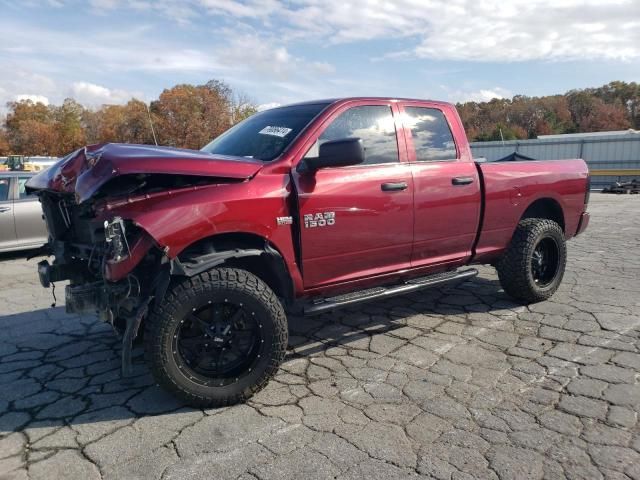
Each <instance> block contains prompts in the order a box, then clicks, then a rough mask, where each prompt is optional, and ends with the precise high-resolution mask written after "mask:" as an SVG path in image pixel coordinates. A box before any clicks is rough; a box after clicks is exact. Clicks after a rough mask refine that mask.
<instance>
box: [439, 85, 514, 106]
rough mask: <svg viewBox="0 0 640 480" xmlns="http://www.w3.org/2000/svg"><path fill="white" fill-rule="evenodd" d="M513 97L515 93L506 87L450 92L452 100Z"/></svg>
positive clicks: (471, 100)
mask: <svg viewBox="0 0 640 480" xmlns="http://www.w3.org/2000/svg"><path fill="white" fill-rule="evenodd" d="M510 97H513V93H512V92H511V91H509V90H507V89H505V88H501V87H494V88H481V89H479V90H474V91H470V92H465V91H454V92H450V93H449V99H450V100H451V101H452V102H488V101H490V100H493V99H494V98H497V99H503V98H510Z"/></svg>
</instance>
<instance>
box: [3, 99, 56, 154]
mask: <svg viewBox="0 0 640 480" xmlns="http://www.w3.org/2000/svg"><path fill="white" fill-rule="evenodd" d="M7 107H8V108H9V113H8V114H7V119H6V121H5V128H6V132H7V133H6V135H7V139H8V142H9V146H10V149H11V152H12V153H14V154H19V155H54V154H56V153H57V147H56V137H57V134H56V125H55V121H54V115H53V111H52V108H50V107H49V106H47V105H45V104H43V103H41V102H37V103H36V102H33V101H31V100H22V101H20V102H10V103H8V104H7Z"/></svg>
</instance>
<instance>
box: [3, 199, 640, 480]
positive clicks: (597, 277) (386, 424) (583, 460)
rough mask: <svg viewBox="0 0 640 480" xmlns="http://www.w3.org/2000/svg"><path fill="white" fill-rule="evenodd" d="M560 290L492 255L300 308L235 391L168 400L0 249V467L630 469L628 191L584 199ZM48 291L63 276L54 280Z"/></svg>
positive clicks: (636, 403) (360, 472)
mask: <svg viewBox="0 0 640 480" xmlns="http://www.w3.org/2000/svg"><path fill="white" fill-rule="evenodd" d="M590 211H591V214H592V223H591V226H590V228H589V229H588V230H587V232H586V233H585V234H584V235H582V236H581V237H578V238H577V239H575V240H574V241H571V242H570V243H569V265H568V271H567V273H566V275H565V279H564V283H563V284H562V286H561V288H560V290H559V291H558V293H557V294H556V295H555V296H554V297H553V298H552V299H551V301H547V302H544V303H539V304H536V305H532V306H530V307H524V306H520V305H517V304H515V303H513V302H511V301H510V300H509V299H508V298H507V297H506V296H505V295H504V293H503V292H502V291H501V290H500V287H499V285H498V282H497V278H496V274H495V271H494V270H493V269H492V268H489V267H483V268H482V269H481V275H480V276H479V277H478V278H477V279H475V280H473V281H470V282H467V283H465V284H463V285H462V286H460V287H458V288H455V289H438V290H431V291H427V292H422V293H418V294H414V295H411V296H407V297H398V298H395V299H393V300H389V301H385V302H377V303H372V304H369V305H365V306H362V307H358V308H353V309H351V310H345V311H341V312H336V313H332V314H328V315H324V316H322V317H316V318H313V319H300V318H292V319H291V320H290V329H291V340H290V351H289V355H288V357H287V360H286V362H285V364H284V365H283V367H282V369H281V370H280V372H279V374H278V375H277V377H276V379H275V380H274V381H272V382H271V383H270V384H269V386H268V387H267V388H266V389H265V390H264V391H262V392H261V393H259V394H258V395H256V396H255V397H254V398H253V399H252V400H251V401H250V402H249V403H248V404H247V405H239V406H235V407H230V408H225V409H211V410H197V409H191V408H186V407H184V406H182V405H180V404H179V403H177V402H176V401H175V400H174V399H173V398H172V397H170V396H169V395H167V394H166V393H164V392H163V391H161V390H160V389H159V388H158V387H156V386H155V385H154V384H153V381H152V380H151V378H150V376H149V375H148V373H147V371H146V368H145V366H144V365H143V364H142V363H141V357H140V354H139V353H138V354H137V357H136V359H137V363H138V365H137V366H136V371H137V376H135V377H134V378H132V379H130V380H128V381H126V382H124V381H122V380H121V379H120V378H119V360H118V358H119V348H118V341H117V339H116V338H115V337H114V336H113V335H112V333H111V330H110V328H109V327H107V326H105V325H104V324H100V323H98V322H97V321H96V320H95V319H93V318H80V317H76V316H70V315H67V314H65V313H64V308H61V307H60V306H58V307H56V308H50V303H51V297H50V292H48V291H45V290H44V289H42V288H41V287H40V286H39V284H38V281H37V279H36V274H35V264H36V262H37V260H31V261H26V260H24V259H20V258H19V257H18V256H16V255H13V256H7V255H4V256H2V257H0V283H1V285H2V289H1V290H0V329H1V330H0V332H1V333H0V478H2V479H22V478H33V479H41V478H42V479H53V478H65V479H76V478H77V479H82V480H88V479H93V478H100V477H103V478H120V479H128V478H166V479H169V478H170V479H178V478H208V479H226V478H242V479H253V478H259V479H265V480H266V479H282V478H284V479H286V478H305V479H312V478H341V479H342V478H376V479H385V478H408V477H414V476H422V477H424V478H438V479H466V478H488V479H495V478H500V479H527V478H571V479H576V478H589V479H598V478H607V479H616V480H618V479H628V478H632V479H640V427H639V426H638V423H637V420H638V411H639V410H640V354H639V353H638V351H639V350H640V254H639V252H640V197H630V196H606V195H601V194H594V195H592V201H591V206H590ZM61 295H62V291H61V289H59V290H58V296H59V297H60V296H61Z"/></svg>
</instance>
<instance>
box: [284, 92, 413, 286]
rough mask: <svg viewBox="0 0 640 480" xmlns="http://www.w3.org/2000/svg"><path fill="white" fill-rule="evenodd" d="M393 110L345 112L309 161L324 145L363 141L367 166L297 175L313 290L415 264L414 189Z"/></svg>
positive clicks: (306, 271)
mask: <svg viewBox="0 0 640 480" xmlns="http://www.w3.org/2000/svg"><path fill="white" fill-rule="evenodd" d="M394 108H395V107H392V105H391V104H390V103H388V102H382V101H367V102H365V103H364V104H362V103H359V104H355V105H354V104H350V105H349V104H348V105H345V106H343V107H342V108H341V109H340V110H338V111H336V112H334V113H333V114H332V115H331V116H330V117H329V118H328V119H327V121H326V122H325V123H324V125H323V127H322V128H321V129H320V132H319V133H317V137H316V138H314V139H312V140H311V141H312V142H314V143H313V145H312V146H311V148H310V149H309V151H308V152H307V153H306V155H305V156H307V157H312V156H315V155H317V152H318V147H319V145H320V144H321V143H322V142H325V141H329V140H338V139H343V138H354V137H356V138H360V139H361V140H362V143H363V146H364V150H365V163H364V164H361V165H355V166H350V167H336V168H325V169H320V170H318V171H316V172H315V173H303V174H300V173H298V172H296V171H295V170H294V172H293V177H294V182H295V185H296V189H297V193H298V210H299V222H300V231H301V250H302V252H301V255H302V271H303V272H302V273H303V278H304V285H305V287H306V288H311V287H317V286H321V285H326V284H332V283H337V282H344V281H349V280H355V279H357V278H360V277H365V276H371V275H376V274H381V273H385V272H388V271H394V270H398V269H401V268H407V267H408V266H409V264H410V260H411V245H412V242H413V192H412V183H413V182H412V177H411V170H410V167H409V166H408V165H407V164H406V163H405V162H404V160H405V156H404V155H402V154H401V152H403V151H405V149H404V142H403V141H402V139H401V145H402V147H401V148H399V146H398V136H397V134H396V127H395V117H394Z"/></svg>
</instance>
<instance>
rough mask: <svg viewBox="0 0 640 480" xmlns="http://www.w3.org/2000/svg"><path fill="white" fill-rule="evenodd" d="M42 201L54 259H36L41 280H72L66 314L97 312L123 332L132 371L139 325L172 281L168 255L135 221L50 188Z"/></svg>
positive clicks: (125, 368) (126, 363) (126, 364)
mask: <svg viewBox="0 0 640 480" xmlns="http://www.w3.org/2000/svg"><path fill="white" fill-rule="evenodd" d="M41 201H42V203H43V211H44V212H45V218H46V221H47V226H48V228H49V233H50V240H49V244H48V251H49V252H50V253H51V254H52V255H54V257H55V260H54V261H53V263H49V261H47V260H43V261H41V262H40V263H39V264H38V276H39V278H40V283H41V284H42V286H43V287H45V288H46V287H49V286H51V285H54V284H55V283H56V282H61V281H68V282H69V283H68V284H67V285H66V286H65V308H66V311H67V313H71V314H96V315H97V316H98V317H99V318H100V319H101V320H102V321H105V322H108V323H110V324H111V325H112V326H113V327H114V329H115V330H117V331H118V332H120V333H121V334H122V335H123V339H122V373H123V375H124V376H128V375H129V374H130V372H131V348H132V344H133V340H134V339H135V337H136V335H137V332H138V328H139V326H140V324H141V322H142V319H143V318H144V317H145V315H146V314H147V311H148V308H149V305H150V303H151V301H152V300H153V299H154V298H156V297H158V295H160V296H163V295H164V291H165V290H166V287H167V285H168V280H169V269H170V264H169V263H168V259H166V257H165V255H164V253H163V252H162V250H161V249H160V248H158V246H157V245H156V243H155V241H154V240H153V238H152V237H151V236H150V235H149V234H148V233H147V232H146V231H145V230H144V229H142V228H140V227H138V226H137V225H135V224H134V223H133V222H132V221H127V220H123V219H122V218H120V217H113V218H107V219H105V218H104V217H97V218H96V215H94V214H93V212H92V211H91V210H89V209H87V208H86V207H84V208H83V207H82V206H78V205H74V204H73V203H72V202H70V201H68V200H66V199H65V198H61V197H60V196H57V195H53V194H49V193H44V194H41Z"/></svg>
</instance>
